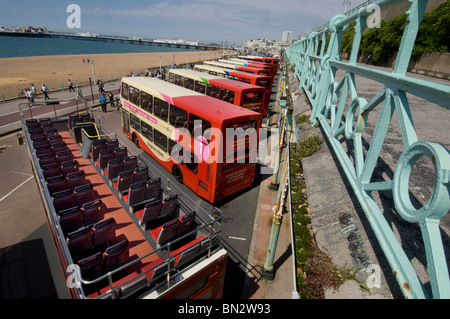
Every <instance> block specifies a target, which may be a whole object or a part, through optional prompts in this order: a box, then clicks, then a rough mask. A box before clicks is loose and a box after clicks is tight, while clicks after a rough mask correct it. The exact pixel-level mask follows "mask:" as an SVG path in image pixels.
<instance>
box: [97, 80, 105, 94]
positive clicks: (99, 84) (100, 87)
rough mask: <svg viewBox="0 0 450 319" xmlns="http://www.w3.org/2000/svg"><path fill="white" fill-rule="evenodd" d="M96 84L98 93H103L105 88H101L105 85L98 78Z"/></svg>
mask: <svg viewBox="0 0 450 319" xmlns="http://www.w3.org/2000/svg"><path fill="white" fill-rule="evenodd" d="M97 85H98V91H99V92H100V93H105V90H104V89H103V88H104V87H105V85H104V84H103V82H102V81H100V80H98V81H97Z"/></svg>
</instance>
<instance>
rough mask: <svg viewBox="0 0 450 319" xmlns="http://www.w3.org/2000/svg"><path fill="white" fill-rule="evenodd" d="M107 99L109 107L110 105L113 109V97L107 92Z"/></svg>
mask: <svg viewBox="0 0 450 319" xmlns="http://www.w3.org/2000/svg"><path fill="white" fill-rule="evenodd" d="M108 98H109V105H111V107H114V95H113V94H112V92H109V94H108Z"/></svg>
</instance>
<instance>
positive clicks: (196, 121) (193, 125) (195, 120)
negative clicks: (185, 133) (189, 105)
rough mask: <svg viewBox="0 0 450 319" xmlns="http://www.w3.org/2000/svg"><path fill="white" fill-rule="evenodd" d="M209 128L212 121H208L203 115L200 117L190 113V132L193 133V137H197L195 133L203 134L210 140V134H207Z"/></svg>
mask: <svg viewBox="0 0 450 319" xmlns="http://www.w3.org/2000/svg"><path fill="white" fill-rule="evenodd" d="M199 125H201V131H199V130H198V128H197V127H198V126H199ZM209 128H211V122H209V121H206V120H204V119H202V118H201V117H199V116H197V115H195V114H192V113H191V114H190V115H189V127H188V129H189V132H190V133H191V136H192V137H196V136H195V135H194V134H201V135H202V136H204V137H205V138H206V139H207V140H209V138H210V134H207V135H208V136H205V131H206V130H207V129H209Z"/></svg>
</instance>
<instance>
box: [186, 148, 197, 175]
mask: <svg viewBox="0 0 450 319" xmlns="http://www.w3.org/2000/svg"><path fill="white" fill-rule="evenodd" d="M188 153H190V156H191V158H190V159H189V160H188V161H186V162H185V163H184V164H186V167H187V168H189V169H190V170H191V171H192V172H194V173H195V174H197V168H198V157H197V155H195V154H194V153H192V152H188Z"/></svg>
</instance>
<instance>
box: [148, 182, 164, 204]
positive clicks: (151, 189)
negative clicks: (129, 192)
mask: <svg viewBox="0 0 450 319" xmlns="http://www.w3.org/2000/svg"><path fill="white" fill-rule="evenodd" d="M161 196H162V189H161V178H159V177H157V178H152V179H149V180H148V181H147V183H146V190H145V199H147V200H150V199H158V198H161Z"/></svg>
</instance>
